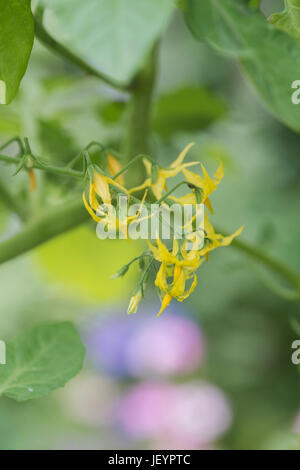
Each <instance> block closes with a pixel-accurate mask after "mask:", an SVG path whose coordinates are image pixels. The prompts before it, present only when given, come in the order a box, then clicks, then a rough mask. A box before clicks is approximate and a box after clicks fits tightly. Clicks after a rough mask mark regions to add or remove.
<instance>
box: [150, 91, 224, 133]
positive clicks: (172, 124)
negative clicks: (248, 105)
mask: <svg viewBox="0 0 300 470" xmlns="http://www.w3.org/2000/svg"><path fill="white" fill-rule="evenodd" d="M226 109H227V107H226V105H225V103H224V101H223V100H222V99H221V98H219V97H218V96H216V95H214V94H213V93H212V92H210V91H209V90H207V89H205V88H199V87H189V88H181V89H179V90H176V91H174V92H172V93H169V94H167V95H163V96H161V97H160V98H159V100H158V102H157V105H156V108H155V112H154V128H155V130H156V131H157V132H158V133H159V134H161V135H162V136H163V137H169V136H170V135H172V134H174V133H176V132H183V131H191V132H192V131H195V130H199V129H202V128H204V127H206V126H207V125H209V124H211V123H212V122H213V121H215V120H216V119H218V118H220V117H221V116H223V115H224V114H225V112H226Z"/></svg>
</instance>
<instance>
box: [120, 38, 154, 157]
mask: <svg viewBox="0 0 300 470" xmlns="http://www.w3.org/2000/svg"><path fill="white" fill-rule="evenodd" d="M156 56H157V48H156V47H155V48H154V50H153V52H152V53H151V56H150V58H149V60H148V62H147V63H146V65H145V67H144V68H143V69H142V70H141V71H140V72H139V73H138V75H137V76H136V78H135V79H134V80H133V82H132V88H131V90H132V93H131V99H130V102H129V109H128V127H127V134H126V142H125V154H126V156H127V160H128V161H129V160H131V159H132V157H133V156H134V155H138V154H143V153H146V154H147V153H150V135H151V120H152V96H153V91H154V86H155V78H156Z"/></svg>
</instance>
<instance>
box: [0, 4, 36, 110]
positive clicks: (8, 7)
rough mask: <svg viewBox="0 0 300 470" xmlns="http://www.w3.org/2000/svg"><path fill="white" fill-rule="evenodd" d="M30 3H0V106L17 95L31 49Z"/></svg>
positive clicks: (31, 17)
mask: <svg viewBox="0 0 300 470" xmlns="http://www.w3.org/2000/svg"><path fill="white" fill-rule="evenodd" d="M33 38H34V23H33V16H32V13H31V8H30V0H0V104H8V103H10V102H11V100H12V99H13V98H14V97H15V95H16V94H17V91H18V89H19V86H20V82H21V80H22V78H23V75H24V73H25V72H26V69H27V65H28V60H29V57H30V53H31V49H32V46H33Z"/></svg>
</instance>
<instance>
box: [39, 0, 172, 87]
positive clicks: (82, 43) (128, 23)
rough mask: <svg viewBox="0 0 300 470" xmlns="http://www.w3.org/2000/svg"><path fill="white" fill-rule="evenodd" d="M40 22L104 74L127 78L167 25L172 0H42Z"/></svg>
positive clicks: (121, 78) (134, 70) (115, 77)
mask: <svg viewBox="0 0 300 470" xmlns="http://www.w3.org/2000/svg"><path fill="white" fill-rule="evenodd" d="M43 3H44V4H45V5H46V6H47V9H46V16H45V27H46V29H47V30H48V32H49V33H50V34H52V35H53V36H54V37H55V38H56V39H57V40H58V41H60V42H61V43H63V44H64V46H66V47H67V48H69V49H70V50H72V51H73V52H74V53H76V54H77V55H78V56H80V57H81V58H83V59H84V60H85V61H87V62H88V63H89V64H91V65H92V66H94V67H96V68H98V69H99V70H101V71H102V72H103V73H105V74H106V75H109V76H111V77H112V78H114V79H116V80H119V81H121V82H128V81H129V80H130V79H131V78H132V77H133V76H134V74H135V73H136V72H137V70H138V69H139V67H140V66H141V64H142V62H143V61H144V59H145V57H146V55H147V54H148V53H149V51H150V49H151V47H152V46H153V44H154V42H155V41H156V40H157V39H158V37H159V36H160V34H161V33H162V31H163V29H164V28H165V27H166V24H167V22H168V19H169V17H170V15H171V13H172V10H173V6H174V0H163V1H162V0H151V1H149V0H85V1H84V2H83V1H82V0H64V1H61V0H43Z"/></svg>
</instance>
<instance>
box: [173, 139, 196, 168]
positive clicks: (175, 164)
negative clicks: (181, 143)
mask: <svg viewBox="0 0 300 470" xmlns="http://www.w3.org/2000/svg"><path fill="white" fill-rule="evenodd" d="M194 145H195V142H191V143H190V144H188V145H187V146H186V147H185V148H184V149H183V151H182V152H181V153H180V154H179V156H178V157H177V158H176V160H175V161H174V162H173V163H172V164H171V165H170V168H177V167H178V166H180V165H181V164H182V162H183V160H184V159H185V157H186V155H187V153H188V152H189V150H190V149H191V148H192V147H193V146H194Z"/></svg>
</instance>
